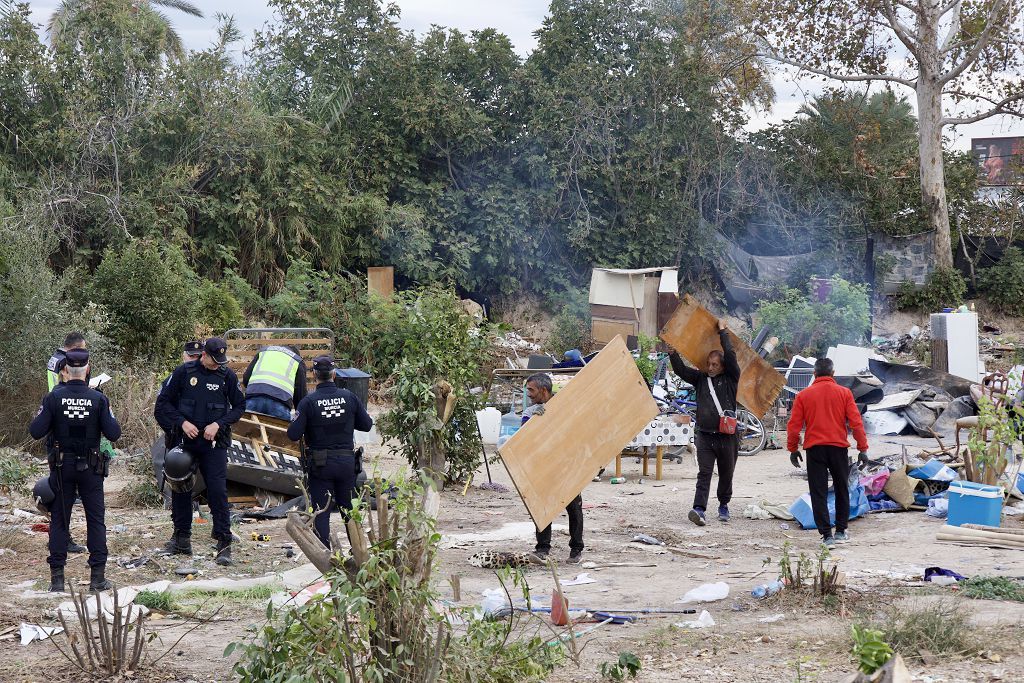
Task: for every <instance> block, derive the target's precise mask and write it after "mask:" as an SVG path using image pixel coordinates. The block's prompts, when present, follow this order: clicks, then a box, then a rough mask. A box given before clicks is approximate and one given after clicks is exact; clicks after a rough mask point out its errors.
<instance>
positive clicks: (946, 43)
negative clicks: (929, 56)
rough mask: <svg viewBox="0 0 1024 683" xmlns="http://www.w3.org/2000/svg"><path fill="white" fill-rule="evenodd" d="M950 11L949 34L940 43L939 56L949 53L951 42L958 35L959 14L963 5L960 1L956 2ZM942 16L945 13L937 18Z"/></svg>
mask: <svg viewBox="0 0 1024 683" xmlns="http://www.w3.org/2000/svg"><path fill="white" fill-rule="evenodd" d="M952 9H953V18H952V19H951V20H950V24H949V32H948V33H947V34H946V38H945V40H943V41H942V47H940V48H939V54H943V55H944V54H946V53H947V52H949V50H950V45H952V44H953V41H954V40H955V39H956V37H957V35H959V33H960V14H961V13H962V11H963V3H962V2H961V0H957V2H956V4H955V5H954V6H953V8H952ZM944 14H945V12H943V13H942V14H940V15H939V16H943V15H944Z"/></svg>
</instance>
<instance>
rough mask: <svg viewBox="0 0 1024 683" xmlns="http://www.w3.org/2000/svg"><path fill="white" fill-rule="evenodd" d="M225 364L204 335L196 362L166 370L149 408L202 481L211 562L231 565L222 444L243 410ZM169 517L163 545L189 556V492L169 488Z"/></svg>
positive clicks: (216, 342)
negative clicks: (170, 529) (170, 530)
mask: <svg viewBox="0 0 1024 683" xmlns="http://www.w3.org/2000/svg"><path fill="white" fill-rule="evenodd" d="M227 362H228V358H227V343H226V342H225V341H224V340H223V339H221V338H220V337H213V338H210V339H207V340H206V343H205V344H204V345H203V353H202V355H201V356H200V357H199V360H194V361H189V362H188V363H184V364H182V365H180V366H178V367H177V368H176V369H175V370H174V372H173V373H172V374H171V379H170V381H169V382H168V383H167V386H165V387H164V388H163V389H162V390H161V391H160V394H159V395H158V396H157V399H156V408H155V410H154V415H155V416H156V421H157V423H159V425H160V427H161V428H162V429H163V430H164V432H172V431H174V430H179V431H178V432H177V433H179V434H180V435H181V447H182V448H183V449H184V450H185V451H187V452H188V453H189V454H190V455H191V456H192V458H193V460H194V462H195V466H196V467H198V469H199V471H200V472H201V473H202V475H203V480H204V481H205V482H206V496H207V500H208V501H209V503H210V512H211V513H212V515H213V537H214V538H215V539H216V540H217V560H216V561H217V564H220V565H230V564H231V563H232V562H231V520H230V517H229V515H228V491H227V462H228V454H227V446H228V445H229V444H230V443H231V425H233V424H234V423H236V422H238V420H239V419H241V417H242V413H244V412H245V396H244V395H243V394H242V391H241V389H239V388H238V377H237V376H236V375H235V373H234V372H233V371H232V370H231V369H230V368H228V367H226V366H227ZM175 445H177V444H175ZM171 518H172V519H173V520H174V534H173V536H171V540H170V541H168V542H167V545H166V546H164V549H165V550H166V551H167V552H168V553H171V554H184V555H191V554H192V494H191V492H189V491H175V492H174V494H173V495H172V497H171Z"/></svg>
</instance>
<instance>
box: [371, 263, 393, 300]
mask: <svg viewBox="0 0 1024 683" xmlns="http://www.w3.org/2000/svg"><path fill="white" fill-rule="evenodd" d="M366 288H367V290H368V291H369V293H370V294H375V295H377V296H379V297H383V298H385V299H390V298H391V297H392V295H393V294H394V293H395V267H394V266H377V267H373V268H367V269H366Z"/></svg>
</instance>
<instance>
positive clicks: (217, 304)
mask: <svg viewBox="0 0 1024 683" xmlns="http://www.w3.org/2000/svg"><path fill="white" fill-rule="evenodd" d="M195 317H196V324H197V325H200V326H202V327H205V328H208V329H209V330H210V331H212V332H213V333H214V334H224V332H225V331H227V330H230V329H231V328H233V327H241V326H242V325H243V324H244V323H245V316H244V315H243V314H242V307H241V306H240V305H239V303H238V299H236V298H235V295H234V294H233V293H232V291H231V288H230V287H228V286H227V285H226V284H221V283H216V282H211V281H210V280H207V279H205V278H203V280H202V283H201V284H200V286H199V291H198V292H196V298H195Z"/></svg>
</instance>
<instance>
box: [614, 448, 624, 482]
mask: <svg viewBox="0 0 1024 683" xmlns="http://www.w3.org/2000/svg"><path fill="white" fill-rule="evenodd" d="M615 476H616V477H621V476H622V451H619V452H618V453H616V454H615Z"/></svg>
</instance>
